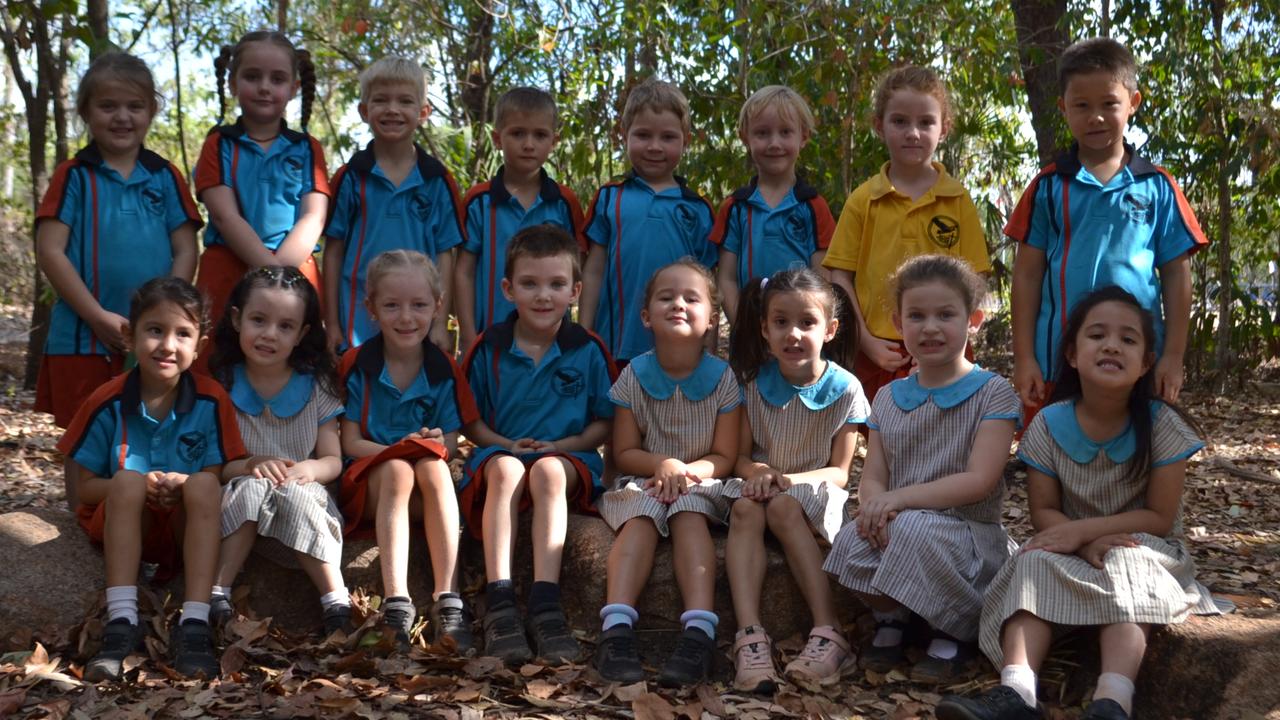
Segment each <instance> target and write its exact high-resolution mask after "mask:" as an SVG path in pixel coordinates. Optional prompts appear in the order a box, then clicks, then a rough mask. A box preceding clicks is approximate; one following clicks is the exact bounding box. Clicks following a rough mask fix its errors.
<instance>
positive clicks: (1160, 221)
mask: <svg viewBox="0 0 1280 720" xmlns="http://www.w3.org/2000/svg"><path fill="white" fill-rule="evenodd" d="M1160 175H1161V177H1162V179H1163V180H1164V182H1161V183H1160V192H1159V194H1158V196H1157V202H1159V207H1157V208H1156V218H1157V220H1156V228H1155V253H1156V267H1160V266H1161V265H1164V264H1165V263H1167V262H1169V261H1170V260H1174V259H1176V258H1177V257H1178V256H1180V255H1182V254H1183V253H1194V252H1196V251H1197V250H1199V249H1200V248H1202V247H1204V246H1205V245H1207V244H1209V240H1208V239H1207V238H1206V237H1205V236H1204V232H1203V231H1202V230H1201V229H1200V223H1199V222H1198V221H1197V220H1196V216H1195V213H1194V212H1192V210H1191V204H1190V203H1188V202H1187V198H1186V197H1185V196H1184V195H1183V194H1182V190H1181V188H1179V187H1178V184H1177V183H1175V182H1174V181H1173V178H1172V177H1171V176H1170V175H1169V174H1168V173H1167V172H1165V171H1164V170H1160Z"/></svg>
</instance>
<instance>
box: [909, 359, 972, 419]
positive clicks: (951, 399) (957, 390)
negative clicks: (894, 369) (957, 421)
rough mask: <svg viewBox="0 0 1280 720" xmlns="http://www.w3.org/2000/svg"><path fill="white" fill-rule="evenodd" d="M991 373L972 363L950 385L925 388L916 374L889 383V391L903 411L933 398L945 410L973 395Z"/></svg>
mask: <svg viewBox="0 0 1280 720" xmlns="http://www.w3.org/2000/svg"><path fill="white" fill-rule="evenodd" d="M993 375H995V373H993V372H991V371H990V370H983V369H982V368H980V367H978V366H977V365H974V366H973V369H972V370H970V371H969V374H968V375H965V376H964V377H962V378H960V379H959V380H956V381H955V382H953V383H951V384H950V385H943V386H942V387H936V388H927V387H924V386H922V385H921V384H920V379H919V376H918V375H910V376H907V377H905V378H902V379H901V380H894V381H893V382H892V383H890V384H889V391H890V392H891V393H892V394H893V404H894V405H897V406H898V409H899V410H902V411H903V412H911V411H912V410H915V409H916V408H918V407H920V406H921V405H923V404H925V401H927V400H930V399H932V400H933V404H934V405H937V406H938V407H939V408H942V409H943V410H947V409H949V408H953V407H955V406H957V405H959V404H961V403H963V402H964V401H966V400H968V399H969V398H971V397H973V394H974V393H976V392H978V391H979V390H981V389H982V387H983V386H984V385H986V384H987V382H988V381H989V380H991V377H992V376H993Z"/></svg>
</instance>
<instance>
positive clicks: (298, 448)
mask: <svg viewBox="0 0 1280 720" xmlns="http://www.w3.org/2000/svg"><path fill="white" fill-rule="evenodd" d="M341 410H342V403H341V402H340V401H339V400H338V399H337V398H336V397H334V396H332V395H330V394H329V393H326V392H325V391H324V390H323V389H322V388H321V387H320V383H318V382H317V383H315V384H313V386H312V390H311V399H310V400H309V401H308V402H307V404H306V405H305V406H304V407H303V408H302V410H300V411H298V413H297V414H295V415H293V416H291V417H286V418H278V417H276V416H275V415H274V414H272V412H271V407H270V406H269V405H268V406H265V407H264V408H263V410H262V414H261V415H257V416H254V415H249V414H247V413H243V412H240V411H239V410H236V425H238V426H239V428H240V436H241V438H243V439H244V445H245V449H246V450H248V451H249V453H250V454H253V455H273V456H275V457H282V458H287V459H290V460H294V461H300V460H306V459H308V458H310V457H311V456H312V454H313V453H314V452H315V447H316V434H317V430H318V428H319V427H320V424H321V420H323V419H325V418H327V417H330V416H332V415H333V414H334V413H336V412H340V411H341ZM331 489H332V490H336V489H337V483H336V482H334V483H330V484H329V485H327V486H326V485H320V484H317V483H308V484H306V485H295V484H292V483H291V484H289V485H284V486H281V487H275V486H274V485H273V484H272V483H271V481H270V480H264V479H262V478H256V477H252V476H249V475H243V476H240V477H237V478H233V479H232V480H231V482H230V483H228V484H227V487H226V488H225V489H224V490H223V492H222V536H223V537H226V536H227V535H230V534H231V533H233V532H235V531H236V529H238V528H239V527H240V526H241V525H243V524H245V523H246V522H256V523H258V535H259V536H260V537H262V538H266V539H268V540H269V541H268V542H263V541H261V540H260V541H259V542H258V543H257V544H255V546H254V550H255V551H256V552H258V553H260V554H262V555H264V556H266V557H268V558H269V559H271V560H272V561H274V562H276V563H279V564H281V565H284V566H286V567H297V565H298V564H297V559H296V558H295V557H294V554H293V551H295V550H296V551H298V552H302V553H305V554H307V555H310V556H311V557H314V558H317V559H319V560H321V561H323V562H326V563H338V562H341V561H342V513H341V512H340V511H339V510H338V505H337V503H336V502H334V498H333V495H332V493H331Z"/></svg>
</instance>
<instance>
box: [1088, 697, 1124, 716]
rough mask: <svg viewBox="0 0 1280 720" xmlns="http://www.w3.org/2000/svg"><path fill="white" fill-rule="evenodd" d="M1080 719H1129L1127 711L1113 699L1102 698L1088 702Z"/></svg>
mask: <svg viewBox="0 0 1280 720" xmlns="http://www.w3.org/2000/svg"><path fill="white" fill-rule="evenodd" d="M1080 720H1129V713H1127V712H1125V711H1124V708H1122V707H1120V703H1118V702H1116V701H1115V700H1112V699H1111V698H1103V699H1101V700H1094V701H1093V702H1091V703H1089V707H1087V708H1085V709H1084V715H1081V716H1080Z"/></svg>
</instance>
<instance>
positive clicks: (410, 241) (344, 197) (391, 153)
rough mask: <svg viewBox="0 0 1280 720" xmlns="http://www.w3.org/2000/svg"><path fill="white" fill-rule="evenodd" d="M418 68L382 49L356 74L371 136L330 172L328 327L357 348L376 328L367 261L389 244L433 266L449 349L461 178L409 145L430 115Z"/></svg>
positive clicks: (442, 338) (438, 336)
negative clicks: (369, 308) (368, 302)
mask: <svg viewBox="0 0 1280 720" xmlns="http://www.w3.org/2000/svg"><path fill="white" fill-rule="evenodd" d="M426 84H427V81H426V75H425V73H423V71H422V66H421V65H419V64H418V63H416V62H414V61H412V60H409V59H408V58H403V57H398V56H394V55H392V56H387V57H384V58H382V59H381V60H378V61H377V62H375V63H373V64H372V65H370V66H369V67H367V68H365V70H364V72H362V73H360V104H359V105H358V106H357V107H358V109H359V111H360V117H361V119H363V120H364V121H365V122H366V123H368V124H369V130H370V131H371V132H372V133H373V141H372V142H370V143H369V145H368V146H367V147H365V149H364V150H361V151H359V152H357V153H356V154H355V155H352V156H351V160H350V161H349V162H348V163H347V164H346V165H343V166H342V167H341V168H339V169H338V172H337V173H336V174H335V175H334V176H333V183H332V187H333V191H334V201H333V208H332V210H331V212H330V213H329V220H328V223H327V224H326V225H325V227H324V236H325V241H324V243H325V244H324V282H325V285H324V287H325V294H324V298H325V303H324V309H325V314H326V318H327V319H326V321H325V326H326V327H327V329H328V333H329V343H330V346H331V347H337V348H341V349H346V348H351V347H356V346H358V345H360V344H361V343H363V342H364V341H365V340H368V339H369V338H370V337H372V336H373V335H374V334H376V333H377V332H378V328H377V326H376V325H375V323H374V322H373V320H372V319H371V318H370V317H369V316H368V315H367V314H366V313H365V310H364V306H365V292H366V288H367V283H366V278H367V273H368V270H369V262H370V261H371V260H372V259H373V258H375V257H377V256H378V255H379V254H380V253H383V252H385V251H387V250H395V249H397V248H403V249H405V250H416V251H418V252H421V253H424V254H426V255H427V257H429V258H431V259H432V261H433V262H435V264H436V266H437V267H438V268H440V276H441V283H442V284H441V286H440V288H439V290H440V292H441V293H442V295H441V297H442V299H443V304H442V305H441V307H440V308H439V311H438V312H437V313H436V319H435V324H434V325H433V326H432V328H431V333H430V337H431V341H432V342H433V343H435V344H436V347H439V348H440V349H442V350H444V351H445V352H448V353H449V354H450V355H452V354H453V344H452V342H451V341H450V338H449V330H448V320H449V301H450V299H451V298H452V297H453V293H452V291H451V290H450V288H449V283H450V282H452V280H453V248H454V247H456V246H458V245H460V244H461V243H462V240H463V237H464V235H463V230H462V219H461V218H462V210H461V207H462V206H461V204H460V202H459V200H458V184H457V183H456V182H454V180H453V176H452V175H450V174H449V171H448V170H446V169H445V167H444V165H442V164H440V161H439V160H437V159H435V158H434V157H432V156H430V155H428V154H427V151H425V150H423V149H422V148H421V147H419V146H418V145H417V144H416V143H415V142H414V135H415V133H417V131H418V128H419V127H420V126H421V125H422V123H423V122H425V121H426V119H427V115H428V114H430V112H431V106H430V105H428V104H427V102H426V98H425V93H426Z"/></svg>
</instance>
